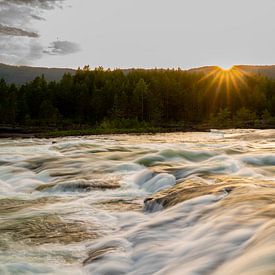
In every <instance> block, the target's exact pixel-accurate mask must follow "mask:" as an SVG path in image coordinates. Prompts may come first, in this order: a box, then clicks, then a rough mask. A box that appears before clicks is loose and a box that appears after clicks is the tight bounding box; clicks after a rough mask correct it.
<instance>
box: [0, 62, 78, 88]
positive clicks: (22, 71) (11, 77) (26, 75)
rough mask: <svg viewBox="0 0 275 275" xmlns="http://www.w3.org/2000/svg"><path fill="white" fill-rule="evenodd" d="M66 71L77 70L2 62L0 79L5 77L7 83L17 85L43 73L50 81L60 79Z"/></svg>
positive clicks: (72, 72)
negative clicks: (14, 64) (13, 64)
mask: <svg viewBox="0 0 275 275" xmlns="http://www.w3.org/2000/svg"><path fill="white" fill-rule="evenodd" d="M64 73H71V74H74V73H75V70H73V69H59V68H39V67H27V66H11V65H5V64H1V63H0V79H1V78H3V79H5V81H6V82H7V83H14V84H17V85H20V84H24V83H26V82H29V81H32V80H33V79H34V78H35V77H37V76H41V75H44V76H45V79H46V80H48V81H53V80H60V79H61V78H62V76H63V75H64Z"/></svg>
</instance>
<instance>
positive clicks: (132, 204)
mask: <svg viewBox="0 0 275 275" xmlns="http://www.w3.org/2000/svg"><path fill="white" fill-rule="evenodd" d="M96 206H98V207H99V208H100V209H101V210H102V209H104V210H109V211H141V210H142V201H141V202H139V201H135V200H122V199H121V200H120V199H118V200H109V201H103V202H99V203H97V204H96Z"/></svg>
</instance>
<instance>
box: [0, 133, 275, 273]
mask: <svg viewBox="0 0 275 275" xmlns="http://www.w3.org/2000/svg"><path fill="white" fill-rule="evenodd" d="M274 188H275V130H226V131H223V132H220V131H212V132H209V133H172V134H157V135H140V136H136V135H118V136H115V135H113V136H112V135H110V136H92V137H70V138H56V139H15V140H12V139H2V140H0V274H112V275H113V274H138V275H142V274H223V275H224V274H234V275H235V274H249V275H251V274H275V219H274V218H275V189H274ZM144 201H145V202H144Z"/></svg>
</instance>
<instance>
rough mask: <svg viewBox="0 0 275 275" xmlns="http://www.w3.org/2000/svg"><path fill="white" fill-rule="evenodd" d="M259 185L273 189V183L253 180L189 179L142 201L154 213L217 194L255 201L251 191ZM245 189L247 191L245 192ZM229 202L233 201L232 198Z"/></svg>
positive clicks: (225, 177)
mask: <svg viewBox="0 0 275 275" xmlns="http://www.w3.org/2000/svg"><path fill="white" fill-rule="evenodd" d="M261 185H263V186H266V185H270V187H272V186H273V188H274V183H272V182H271V181H263V180H258V181H256V182H255V179H249V178H238V177H236V178H232V177H231V178H230V177H227V176H220V177H209V178H208V179H202V178H200V177H196V178H191V179H187V180H185V181H183V182H181V183H178V184H176V185H175V186H173V187H171V188H168V189H165V190H162V191H160V192H157V193H155V194H153V195H151V196H150V197H148V198H146V199H145V200H144V204H145V210H146V211H154V210H158V209H161V208H167V207H171V206H174V205H176V204H178V203H181V202H184V201H187V200H190V199H193V198H196V197H200V196H204V195H211V194H219V193H224V194H225V195H227V194H229V193H231V192H232V191H234V192H235V193H236V195H238V199H237V200H238V201H240V200H239V196H241V195H242V194H245V196H244V197H247V198H249V199H250V200H251V199H252V198H253V197H254V199H257V196H256V195H257V194H256V193H255V194H253V192H252V191H251V190H253V188H255V187H258V188H260V187H261ZM245 189H247V191H245ZM248 190H250V192H251V196H250V197H249V196H248ZM258 199H260V196H258ZM262 199H264V198H262ZM231 200H234V197H233V198H232V199H231ZM226 203H228V204H231V203H232V202H231V201H229V200H227V201H226V202H225V204H226Z"/></svg>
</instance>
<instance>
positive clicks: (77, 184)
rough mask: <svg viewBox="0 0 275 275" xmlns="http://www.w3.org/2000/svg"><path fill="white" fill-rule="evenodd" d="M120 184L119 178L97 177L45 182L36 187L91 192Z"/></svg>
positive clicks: (116, 186) (39, 188) (42, 189)
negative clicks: (103, 178)
mask: <svg viewBox="0 0 275 275" xmlns="http://www.w3.org/2000/svg"><path fill="white" fill-rule="evenodd" d="M119 187H120V184H119V182H118V180H115V179H109V180H102V179H95V180H85V179H79V180H70V181H66V182H59V183H49V184H43V185H40V186H39V187H37V188H36V191H54V192H89V191H92V190H98V189H103V190H104V189H116V188H119Z"/></svg>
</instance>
